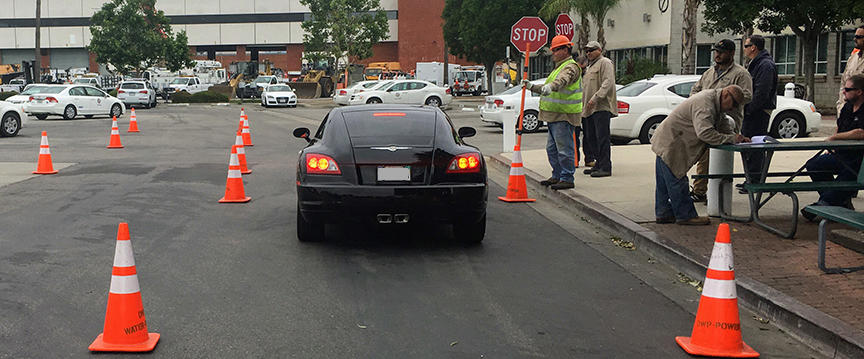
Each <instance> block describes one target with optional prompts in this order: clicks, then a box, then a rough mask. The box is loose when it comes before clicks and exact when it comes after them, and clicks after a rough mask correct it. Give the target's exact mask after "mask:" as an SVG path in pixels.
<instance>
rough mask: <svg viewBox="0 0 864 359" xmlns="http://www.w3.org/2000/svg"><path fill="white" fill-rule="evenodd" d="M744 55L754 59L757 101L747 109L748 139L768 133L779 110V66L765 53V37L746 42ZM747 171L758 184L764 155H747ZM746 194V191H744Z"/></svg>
mask: <svg viewBox="0 0 864 359" xmlns="http://www.w3.org/2000/svg"><path fill="white" fill-rule="evenodd" d="M744 55H745V56H747V57H748V58H750V65H748V66H747V71H748V72H749V73H750V77H751V78H752V79H753V99H752V100H751V101H750V103H748V104H747V105H746V106H744V121H743V123H742V125H741V134H742V135H744V136H745V137H753V136H764V135H767V134H768V122H769V120H770V119H771V111H773V110H774V109H775V108H777V67H776V65H775V64H774V58H772V57H771V54H769V53H768V51H767V50H765V38H763V37H762V36H759V35H753V36H750V37H749V38H747V39H745V40H744ZM744 161H745V163H744V168H746V169H747V172H749V173H750V174H751V180H752V181H753V182H754V183H755V182H758V181H759V179H758V178H755V177H758V175H759V173H761V171H762V164H763V163H764V162H765V157H764V154H761V153H759V154H756V153H754V154H750V155H746V156H744ZM742 191H743V190H742Z"/></svg>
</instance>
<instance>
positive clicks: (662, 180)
mask: <svg viewBox="0 0 864 359" xmlns="http://www.w3.org/2000/svg"><path fill="white" fill-rule="evenodd" d="M654 173H655V176H656V180H657V186H656V187H655V189H654V215H655V216H656V217H657V218H669V217H672V216H674V217H675V219H676V220H678V221H686V220H688V219H690V218H695V217H698V216H699V213H697V212H696V207H695V206H693V199H692V198H690V183H689V181H687V176H684V177H681V178H675V175H674V174H672V170H671V169H669V166H667V165H666V162H663V159H661V158H660V157H659V156H658V157H657V162H656V165H655V168H654Z"/></svg>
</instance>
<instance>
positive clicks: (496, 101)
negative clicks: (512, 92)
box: [495, 99, 504, 106]
mask: <svg viewBox="0 0 864 359" xmlns="http://www.w3.org/2000/svg"><path fill="white" fill-rule="evenodd" d="M503 105H504V100H501V99H498V100H495V106H503Z"/></svg>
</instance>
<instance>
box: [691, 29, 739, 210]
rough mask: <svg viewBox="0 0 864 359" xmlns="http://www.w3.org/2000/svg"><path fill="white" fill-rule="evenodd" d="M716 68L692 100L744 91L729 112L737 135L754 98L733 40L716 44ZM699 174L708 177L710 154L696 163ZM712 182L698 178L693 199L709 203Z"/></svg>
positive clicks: (701, 81) (707, 74) (707, 73)
mask: <svg viewBox="0 0 864 359" xmlns="http://www.w3.org/2000/svg"><path fill="white" fill-rule="evenodd" d="M712 49H713V50H714V66H712V67H710V68H708V70H706V71H705V73H704V74H702V78H700V79H699V81H697V82H696V84H695V85H693V88H692V89H691V90H690V96H693V95H695V94H697V93H699V91H702V90H709V89H721V88H724V87H726V86H729V85H738V86H739V87H741V89H742V90H743V91H744V100H743V101H742V102H741V103H738V106H737V107H736V108H735V109H734V110H732V111H731V112H729V116H730V117H732V119H733V120H735V133H741V123H742V122H743V121H744V105H746V104H748V103H750V100H751V99H752V98H753V79H752V78H751V77H750V73H749V72H747V69H745V68H744V67H743V66H741V65H739V64H736V63H735V42H734V41H732V40H729V39H723V40H720V41H717V43H715V44H714V46H713V48H712ZM696 173H697V174H700V175H707V174H708V150H705V153H703V154H702V157H700V158H699V162H697V163H696ZM707 193H708V179H707V178H697V179H695V180H693V192H691V193H690V197H692V198H693V202H707V201H708V196H707Z"/></svg>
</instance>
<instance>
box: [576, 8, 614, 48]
mask: <svg viewBox="0 0 864 359" xmlns="http://www.w3.org/2000/svg"><path fill="white" fill-rule="evenodd" d="M583 1H584V2H585V6H586V8H585V9H586V10H587V11H588V13H589V14H591V16H592V17H593V18H594V23H595V24H597V41H598V42H600V47H602V48H603V49H604V50H605V49H606V31H605V25H604V24H603V22H604V21H606V14H608V13H609V10H612V9H613V8H615V7H616V6H618V3H620V2H621V0H583Z"/></svg>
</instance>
